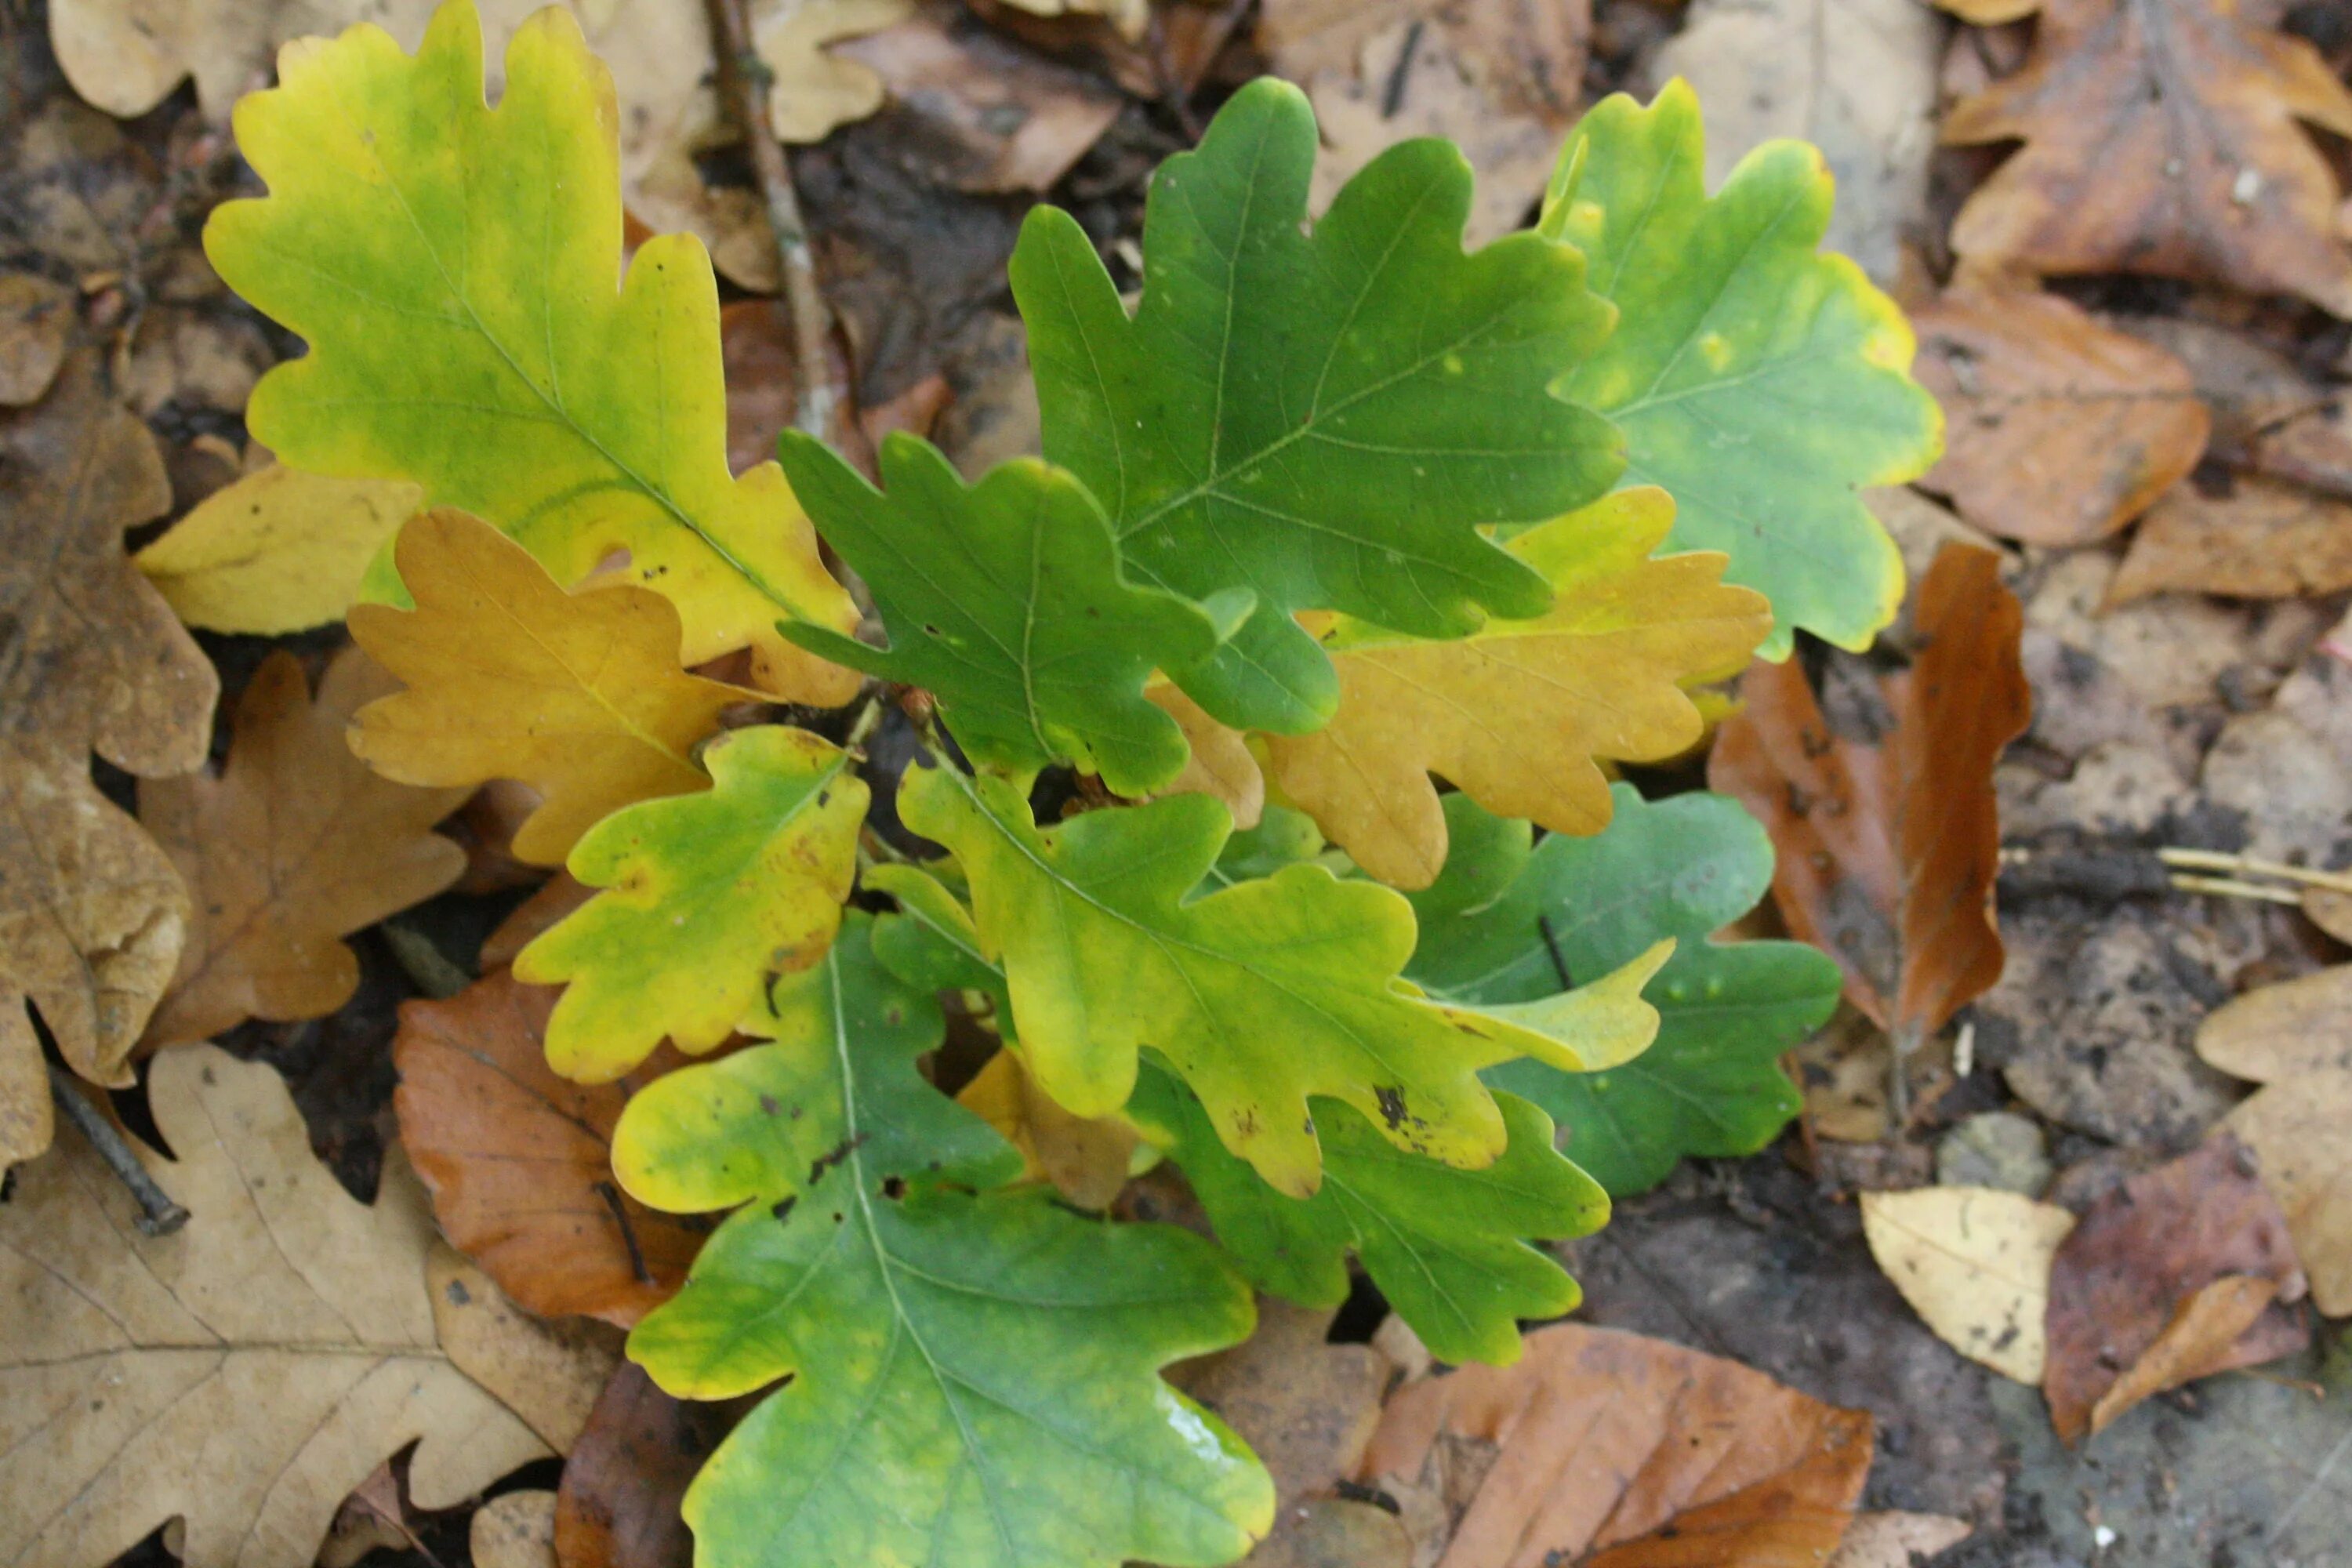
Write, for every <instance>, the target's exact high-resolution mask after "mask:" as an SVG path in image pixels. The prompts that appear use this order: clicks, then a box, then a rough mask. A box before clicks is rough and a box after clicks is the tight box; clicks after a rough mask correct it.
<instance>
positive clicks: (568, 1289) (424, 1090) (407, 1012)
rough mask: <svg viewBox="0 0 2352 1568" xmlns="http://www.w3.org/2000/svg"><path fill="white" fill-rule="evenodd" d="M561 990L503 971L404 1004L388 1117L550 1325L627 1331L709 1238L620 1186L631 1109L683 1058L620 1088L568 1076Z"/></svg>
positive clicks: (433, 1186) (455, 1233)
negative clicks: (558, 1050)
mask: <svg viewBox="0 0 2352 1568" xmlns="http://www.w3.org/2000/svg"><path fill="white" fill-rule="evenodd" d="M560 995H562V988H561V987H558V986H551V985H526V984H523V983H522V982H520V981H519V980H517V979H515V978H514V976H513V975H511V974H509V973H508V972H507V971H505V970H503V969H499V970H494V971H493V972H491V973H489V974H488V975H485V976H484V977H483V978H482V979H480V980H478V981H477V982H475V983H474V984H472V985H469V986H467V988H466V989H465V990H464V991H462V992H460V993H459V994H457V995H455V996H453V997H451V998H449V999H448V1000H447V1001H446V1002H421V1001H420V1002H409V1003H405V1004H404V1005H402V1007H401V1009H400V1032H399V1034H398V1035H397V1036H395V1037H394V1041H393V1064H394V1067H396V1068H398V1069H399V1071H400V1088H399V1089H398V1090H397V1091H396V1092H395V1093H394V1096H393V1106H394V1110H395V1111H396V1112H397V1114H398V1115H399V1118H400V1137H401V1142H403V1143H404V1145H405V1146H406V1147H407V1150H408V1157H409V1159H410V1160H411V1161H412V1162H413V1163H415V1166H416V1173H417V1174H418V1175H420V1176H422V1177H423V1178H424V1179H425V1186H426V1188H427V1189H428V1190H429V1191H430V1192H431V1193H432V1194H433V1212H434V1214H435V1215H436V1216H438V1218H439V1219H440V1221H441V1228H442V1230H443V1232H444V1233H445V1234H446V1235H447V1237H449V1240H450V1241H451V1243H452V1244H453V1245H455V1246H456V1247H457V1249H458V1250H459V1251H461V1252H463V1253H465V1254H466V1255H467V1257H468V1258H473V1259H474V1261H475V1262H477V1263H478V1264H480V1265H481V1266H482V1268H484V1269H485V1270H486V1271H487V1272H488V1274H489V1276H490V1277H491V1278H492V1279H496V1280H497V1281H498V1282H499V1287H500V1288H501V1289H504V1290H505V1291H506V1293H507V1294H508V1295H509V1296H511V1297H513V1298H514V1299H515V1300H516V1301H517V1302H518V1303H519V1304H520V1305H521V1306H522V1307H524V1308H525V1309H527V1310H530V1311H533V1312H537V1313H539V1314H540V1315H541V1316H542V1317H561V1316H562V1315H564V1314H566V1313H573V1312H577V1313H583V1314H585V1315H587V1316H590V1317H595V1318H602V1319H604V1321H607V1322H610V1323H615V1324H618V1325H620V1326H621V1327H623V1328H626V1327H628V1326H629V1325H630V1324H632V1323H635V1321H637V1320H638V1319H639V1318H641V1317H643V1316H645V1314H646V1312H648V1311H650V1310H653V1309H654V1308H655V1307H656V1306H658V1305H660V1304H661V1303H662V1302H664V1301H666V1300H668V1299H669V1298H670V1296H671V1295H672V1294H674V1293H675V1292H676V1291H677V1288H678V1285H679V1283H680V1282H681V1281H682V1280H684V1279H685V1278H686V1269H687V1265H688V1264H690V1263H692V1262H693V1261H694V1255H695V1253H696V1252H697V1251H698V1250H699V1249H700V1247H701V1246H702V1238H703V1236H704V1234H705V1231H706V1229H707V1228H708V1227H707V1226H703V1225H701V1224H699V1223H698V1222H697V1221H696V1220H695V1219H694V1218H693V1217H692V1216H689V1215H667V1214H660V1213H657V1212H656V1211H654V1210H652V1209H648V1208H646V1206H645V1205H642V1204H640V1203H638V1202H637V1201H636V1200H635V1198H632V1197H630V1196H629V1195H628V1194H625V1193H624V1192H622V1191H621V1190H620V1187H619V1185H618V1184H616V1183H615V1182H614V1180H613V1170H612V1163H613V1151H612V1136H613V1125H614V1122H616V1121H619V1120H620V1116H621V1107H622V1106H623V1105H624V1104H625V1103H626V1102H627V1100H628V1098H629V1095H630V1093H631V1091H632V1090H633V1089H636V1088H641V1087H643V1086H644V1084H645V1083H646V1081H647V1080H649V1079H654V1078H656V1077H658V1076H660V1074H662V1073H664V1072H667V1071H668V1070H670V1069H671V1068H676V1067H679V1066H683V1065H684V1063H685V1061H686V1058H683V1057H681V1056H679V1055H677V1053H676V1052H675V1051H672V1050H671V1049H670V1048H669V1047H667V1046H665V1047H662V1048H661V1049H660V1050H658V1051H656V1053H655V1055H654V1056H653V1057H652V1058H650V1059H649V1060H647V1062H646V1065H645V1066H644V1067H643V1068H639V1069H638V1070H637V1071H636V1072H635V1073H634V1074H632V1075H630V1076H629V1077H628V1078H625V1079H620V1080H618V1081H617V1082H614V1083H606V1084H595V1085H589V1084H579V1083H573V1082H572V1080H571V1079H564V1078H559V1077H557V1076H556V1074H555V1072H554V1071H553V1069H551V1068H549V1067H548V1065H547V1056H546V1052H545V1050H544V1048H543V1047H542V1045H541V1040H542V1037H543V1035H544V1033H545V1030H546V1027H547V1016H548V1014H549V1013H550V1012H551V1010H552V1009H553V1008H554V1005H555V999H556V998H557V997H558V996H560ZM623 1216H626V1218H625V1221H624V1218H623Z"/></svg>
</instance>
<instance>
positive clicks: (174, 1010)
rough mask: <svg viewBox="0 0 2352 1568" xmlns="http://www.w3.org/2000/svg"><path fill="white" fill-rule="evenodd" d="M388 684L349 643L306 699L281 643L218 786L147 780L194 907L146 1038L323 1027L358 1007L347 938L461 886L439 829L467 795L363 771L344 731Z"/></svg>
mask: <svg viewBox="0 0 2352 1568" xmlns="http://www.w3.org/2000/svg"><path fill="white" fill-rule="evenodd" d="M392 689H394V682H393V681H392V680H391V679H389V678H388V677H386V676H385V675H384V673H383V671H382V670H380V669H378V668H376V667H375V666H374V665H373V664H371V663H369V662H368V659H367V658H366V656H365V655H363V654H362V653H360V652H359V651H357V650H356V649H346V650H345V651H344V652H343V653H342V654H341V655H340V656H339V657H338V658H336V659H335V660H334V662H333V663H331V664H330V665H329V666H328V667H327V673H326V676H325V679H322V680H320V683H319V696H318V700H317V701H315V702H313V701H311V700H310V689H309V683H308V682H306V681H305V680H304V679H303V678H302V665H301V661H300V660H299V659H297V658H295V657H294V656H293V655H292V654H290V653H287V652H285V651H284V650H282V649H281V650H279V651H278V652H276V653H273V654H271V655H270V656H269V658H267V659H265V660H264V661H263V662H262V665H261V668H259V669H257V670H256V671H255V672H254V676H253V679H252V680H251V681H250V682H249V683H248V684H247V687H246V689H245V693H244V695H243V696H242V697H241V698H239V699H238V701H237V709H236V731H235V734H234V736H233V738H232V739H231V741H230V742H229V752H228V765H227V768H226V770H225V771H224V772H223V773H221V775H220V776H219V777H218V778H210V777H206V776H205V775H203V774H194V775H191V776H189V777H185V778H176V779H161V780H151V781H150V782H148V783H147V784H142V786H141V787H140V791H139V820H140V822H141V824H142V826H144V827H145V828H146V829H147V830H148V831H149V832H150V833H152V834H153V835H154V836H155V841H156V842H157V843H158V844H161V845H162V846H163V849H164V851H165V853H167V854H169V855H170V856H171V857H172V860H173V864H174V865H176V866H178V867H179V868H180V874H181V876H182V877H184V879H186V880H187V884H188V889H189V891H190V893H191V895H192V896H193V898H194V904H195V910H194V919H193V920H191V921H189V926H188V939H187V943H186V945H185V946H184V948H183V949H182V950H181V953H180V968H179V973H177V974H175V975H174V976H173V980H172V988H171V990H170V991H169V992H167V993H166V994H164V997H163V1003H162V1005H160V1006H158V1007H157V1008H156V1009H155V1016H154V1017H153V1018H152V1020H150V1022H149V1023H148V1026H147V1034H146V1037H145V1038H144V1039H143V1040H142V1042H141V1044H142V1047H145V1048H147V1049H151V1050H152V1049H154V1048H155V1047H161V1046H173V1045H179V1044H181V1043H183V1042H184V1041H187V1040H202V1039H209V1038H211V1037H214V1036H215V1035H218V1034H220V1033H222V1032H223V1031H225V1030H227V1029H230V1028H233V1027H235V1026H236V1025H238V1024H241V1023H243V1022H244V1021H245V1020H246V1019H247V1018H255V1017H258V1018H268V1019H272V1020H279V1021H282V1020H288V1019H294V1018H317V1017H321V1016H325V1015H326V1014H329V1013H331V1012H333V1011H334V1010H335V1009H336V1008H338V1007H340V1006H341V1005H343V1004H344V1003H345V1002H347V1001H349V1000H350V999H351V995H352V991H353V990H354V989H355V988H357V986H358V985H359V980H360V965H359V959H358V957H357V956H356V955H355V954H353V952H352V950H351V949H350V947H348V946H347V945H345V944H344V942H342V941H341V939H342V938H343V937H346V936H349V935H350V934H351V933H352V932H353V931H359V930H362V929H363V928H364V927H367V926H371V925H373V924H374V923H375V922H376V921H380V920H383V918H384V917H385V916H387V915H394V914H397V913H399V912H400V911H401V910H404V909H406V908H408V907H409V906H410V905H411V904H415V903H421V902H422V901H424V900H426V899H429V898H431V897H432V896H433V895H434V894H436V893H437V892H439V891H440V890H441V889H444V888H446V887H447V886H448V885H449V884H450V883H452V882H454V881H456V880H457V876H458V873H459V872H461V871H463V870H464V869H465V868H466V852H465V851H464V850H462V849H460V848H458V847H457V845H455V844H453V843H451V842H450V841H449V840H448V839H446V838H443V837H440V836H439V835H437V834H436V833H435V832H434V831H433V825H434V824H435V823H436V822H438V821H440V820H441V819H442V818H443V817H445V816H448V815H449V814H450V813H451V812H452V811H455V810H456V809H457V807H458V805H461V804H462V803H463V802H464V801H465V798H466V792H465V791H463V790H446V789H445V790H431V789H413V788H411V787H409V786H408V785H406V784H394V783H392V782H391V781H390V780H388V779H383V778H379V777H377V776H376V775H375V774H374V773H371V772H369V771H368V766H367V764H366V763H362V762H361V761H360V760H359V759H358V758H357V757H355V756H353V755H352V751H351V747H350V746H349V745H348V744H346V743H345V742H344V731H345V729H346V727H347V726H348V725H349V724H350V722H351V720H352V714H353V713H355V712H356V711H358V710H359V708H360V707H361V705H362V704H363V703H366V702H369V701H371V700H374V699H375V698H378V697H382V696H383V695H384V694H385V693H386V692H388V691H390V690H392Z"/></svg>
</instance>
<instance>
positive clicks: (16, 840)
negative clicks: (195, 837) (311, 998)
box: [0, 356, 220, 1167]
mask: <svg viewBox="0 0 2352 1568" xmlns="http://www.w3.org/2000/svg"><path fill="white" fill-rule="evenodd" d="M171 504H172V487H171V484H170V482H169V480H168V479H166V478H165V477H164V472H163V458H162V457H161V455H160V454H158V453H157V451H156V449H155V440H154V437H152V436H150V435H149V434H148V432H147V427H146V426H144V425H142V424H141V423H140V422H139V421H138V420H137V419H136V418H134V417H133V416H131V414H129V413H128V412H127V411H125V410H124V409H123V408H121V406H120V405H117V404H116V403H114V402H113V401H112V400H111V399H110V398H109V397H108V396H107V395H106V394H105V392H104V391H103V390H102V389H101V388H100V385H99V384H98V379H97V371H96V368H95V364H94V363H93V362H92V361H91V360H90V359H89V357H87V356H81V357H77V358H75V359H73V360H71V361H69V362H68V363H67V364H66V366H65V368H64V369H63V370H62V371H60V372H59V373H58V377H57V381H56V384H54V385H53V386H52V387H51V388H50V390H49V393H48V395H47V397H45V398H44V399H43V400H42V401H41V402H40V403H38V404H37V405H34V406H33V407H31V408H28V409H26V410H23V411H22V412H19V413H15V414H11V415H9V416H6V417H5V420H0V624H5V627H6V630H5V636H0V822H5V828H0V1167H5V1166H6V1165H9V1164H12V1163H16V1161H19V1160H25V1159H29V1158H30V1157H31V1156H33V1155H35V1154H37V1153H39V1152H41V1151H42V1150H43V1149H45V1148H47V1146H48V1142H49V1131H50V1121H49V1117H50V1109H49V1097H48V1089H47V1081H46V1074H45V1073H44V1072H43V1069H42V1068H41V1066H40V1059H39V1058H40V1046H39V1044H38V1042H37V1038H36V1037H35V1035H34V1032H33V1026H32V1021H31V1019H30V1018H29V1017H28V1016H27V1014H26V1008H27V1006H28V1005H29V1006H31V1007H33V1008H36V1009H37V1010H38V1011H39V1013H40V1015H41V1018H42V1021H43V1022H44V1023H46V1024H47V1026H48V1028H49V1032H50V1033H51V1035H53V1036H54V1037H56V1039H57V1043H58V1050H59V1051H60V1052H61V1053H63V1055H64V1057H65V1059H66V1063H67V1065H68V1066H69V1067H71V1068H73V1069H74V1070H75V1071H76V1072H79V1073H80V1074H81V1075H82V1076H83V1077H85V1078H88V1079H93V1080H96V1081H99V1082H104V1083H116V1084H124V1083H128V1082H130V1074H129V1070H128V1069H127V1068H125V1066H124V1063H125V1061H126V1060H127V1059H128V1058H129V1057H130V1055H131V1047H133V1046H134V1045H135V1044H136V1043H137V1042H138V1039H139V1036H140V1033H141V1031H142V1030H143V1029H144V1028H145V1027H146V1026H147V1018H148V1015H149V1014H150V1013H151V1012H152V1010H153V1008H154V1006H155V1003H156V1001H157V999H158V998H159V997H161V996H162V995H163V989H164V986H165V985H166V984H168V983H169V981H170V980H171V978H172V971H173V966H174V965H175V964H176V963H178V962H179V958H180V945H181V942H182V939H183V937H184V933H185V931H186V925H187V919H188V896H187V891H186V889H184V888H183V887H182V886H181V883H180V878H179V874H178V873H177V872H176V871H174V870H173V868H172V862H171V861H170V859H168V858H166V857H165V856H164V854H163V851H162V850H161V849H159V848H157V847H156V846H155V844H154V841H153V840H152V839H150V838H149V837H147V835H146V834H145V833H143V832H142V831H141V830H140V828H139V826H138V825H137V824H136V823H134V822H133V821H131V818H130V817H129V816H126V815H125V814H124V813H122V812H121V811H119V810H117V809H116V808H115V807H114V806H113V805H111V804H110V803H109V802H108V801H107V799H106V797H105V796H103V795H100V794H99V792H98V790H97V789H96V788H95V787H94V786H93V785H92V784H91V783H90V777H89V753H90V752H91V751H92V750H95V751H97V752H98V753H99V754H100V756H103V757H104V758H105V759H106V760H107V761H108V762H110V763H114V764H115V765H116V766H118V767H120V768H122V769H124V770H125V771H127V772H130V773H136V774H138V775H140V776H141V777H143V778H154V777H158V776H161V775H164V774H170V773H185V772H187V771H188V770H190V769H191V768H195V767H200V766H202V765H203V763H204V760H205V749H206V747H207V746H209V745H210V743H211V741H212V707H213V700H214V699H215V697H216V696H217V695H219V690H220V684H219V679H218V677H216V676H215V674H214V673H213V667H212V664H211V661H209V660H208V659H206V658H205V656H204V654H203V653H202V652H201V651H199V650H198V649H197V647H196V645H195V643H194V640H192V639H191V638H190V637H189V636H188V634H187V632H186V631H184V629H183V628H182V627H181V626H180V623H179V620H178V618H177V617H175V616H173V614H172V610H171V606H170V605H166V604H164V603H163V598H162V596H161V595H158V594H157V593H156V592H155V590H154V589H153V588H152V587H151V586H149V585H148V583H147V580H146V579H145V578H144V577H142V576H141V575H140V574H139V572H138V569H137V568H135V567H134V566H132V565H131V562H130V560H129V558H128V557H127V556H125V555H124V554H123V552H122V531H123V530H124V529H126V528H131V527H133V526H135V525H137V524H139V523H142V522H146V521H150V520H151V519H153V518H156V517H160V516H162V515H163V512H164V511H165V510H168V509H169V507H170V506H171Z"/></svg>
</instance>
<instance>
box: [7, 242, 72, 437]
mask: <svg viewBox="0 0 2352 1568" xmlns="http://www.w3.org/2000/svg"><path fill="white" fill-rule="evenodd" d="M73 324H74V292H73V290H72V289H68V288H67V287H66V286H65V285H64V284H62V283H59V282H57V281H55V280H53V279H48V278H44V277H43V276H41V275H40V274H39V273H37V272H0V405H5V406H7V407H10V408H21V407H23V406H24V405H26V404H27V403H31V402H34V401H36V400H37V399H38V398H39V397H40V395H41V394H43V393H45V392H47V391H48V389H49V383H51V382H53V381H55V380H56V379H57V378H58V367H60V366H61V365H63V364H64V363H65V362H66V340H67V338H68V336H69V335H70V334H71V333H72V331H73Z"/></svg>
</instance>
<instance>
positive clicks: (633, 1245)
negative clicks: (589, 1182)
mask: <svg viewBox="0 0 2352 1568" xmlns="http://www.w3.org/2000/svg"><path fill="white" fill-rule="evenodd" d="M593 1191H594V1192H595V1194H596V1195H597V1196H598V1197H600V1198H602V1199H604V1206H605V1207H606V1208H608V1209H610V1210H612V1211H613V1223H614V1225H617V1226H620V1227H621V1245H622V1246H624V1247H627V1248H628V1249H629V1272H630V1273H631V1274H633V1275H635V1277H636V1281H637V1283H638V1284H640V1285H650V1284H652V1283H653V1282H654V1272H653V1270H652V1269H650V1268H646V1253H645V1248H643V1247H639V1246H638V1245H637V1227H636V1226H633V1225H631V1224H630V1223H629V1211H628V1209H627V1207H626V1206H625V1205H623V1204H622V1202H621V1189H620V1188H618V1187H616V1186H614V1184H612V1183H610V1182H598V1183H596V1184H594V1186H593Z"/></svg>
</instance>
